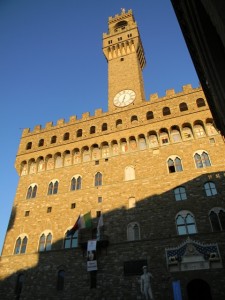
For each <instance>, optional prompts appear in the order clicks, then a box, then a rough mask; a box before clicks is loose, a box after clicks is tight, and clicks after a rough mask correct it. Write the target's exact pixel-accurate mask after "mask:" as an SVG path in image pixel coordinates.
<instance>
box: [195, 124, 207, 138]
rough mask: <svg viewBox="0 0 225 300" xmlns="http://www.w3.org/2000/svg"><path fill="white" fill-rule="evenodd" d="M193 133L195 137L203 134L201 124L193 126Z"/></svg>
mask: <svg viewBox="0 0 225 300" xmlns="http://www.w3.org/2000/svg"><path fill="white" fill-rule="evenodd" d="M194 133H195V136H196V137H197V138H201V137H203V136H205V130H204V128H203V126H202V125H200V124H197V125H195V126H194Z"/></svg>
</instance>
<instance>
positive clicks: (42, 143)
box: [38, 139, 44, 147]
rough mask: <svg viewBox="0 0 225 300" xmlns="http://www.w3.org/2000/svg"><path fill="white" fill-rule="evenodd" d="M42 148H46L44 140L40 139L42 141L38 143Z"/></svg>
mask: <svg viewBox="0 0 225 300" xmlns="http://www.w3.org/2000/svg"><path fill="white" fill-rule="evenodd" d="M42 146H44V139H40V141H39V142H38V147H42Z"/></svg>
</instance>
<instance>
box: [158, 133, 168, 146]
mask: <svg viewBox="0 0 225 300" xmlns="http://www.w3.org/2000/svg"><path fill="white" fill-rule="evenodd" d="M159 138H160V142H161V144H162V145H166V144H169V142H170V140H169V135H168V132H167V131H165V130H162V131H160V133H159Z"/></svg>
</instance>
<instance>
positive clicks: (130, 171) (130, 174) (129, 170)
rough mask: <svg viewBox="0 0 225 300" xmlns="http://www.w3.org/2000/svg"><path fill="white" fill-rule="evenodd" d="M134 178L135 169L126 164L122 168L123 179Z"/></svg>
mask: <svg viewBox="0 0 225 300" xmlns="http://www.w3.org/2000/svg"><path fill="white" fill-rule="evenodd" d="M134 179H135V169H134V167H133V166H127V167H126V168H125V170H124V180H125V181H129V180H134Z"/></svg>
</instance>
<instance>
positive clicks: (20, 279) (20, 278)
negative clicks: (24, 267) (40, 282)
mask: <svg viewBox="0 0 225 300" xmlns="http://www.w3.org/2000/svg"><path fill="white" fill-rule="evenodd" d="M23 283H24V274H19V275H18V277H17V281H16V287H15V294H16V295H17V299H19V298H20V294H21V292H22V289H23Z"/></svg>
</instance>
